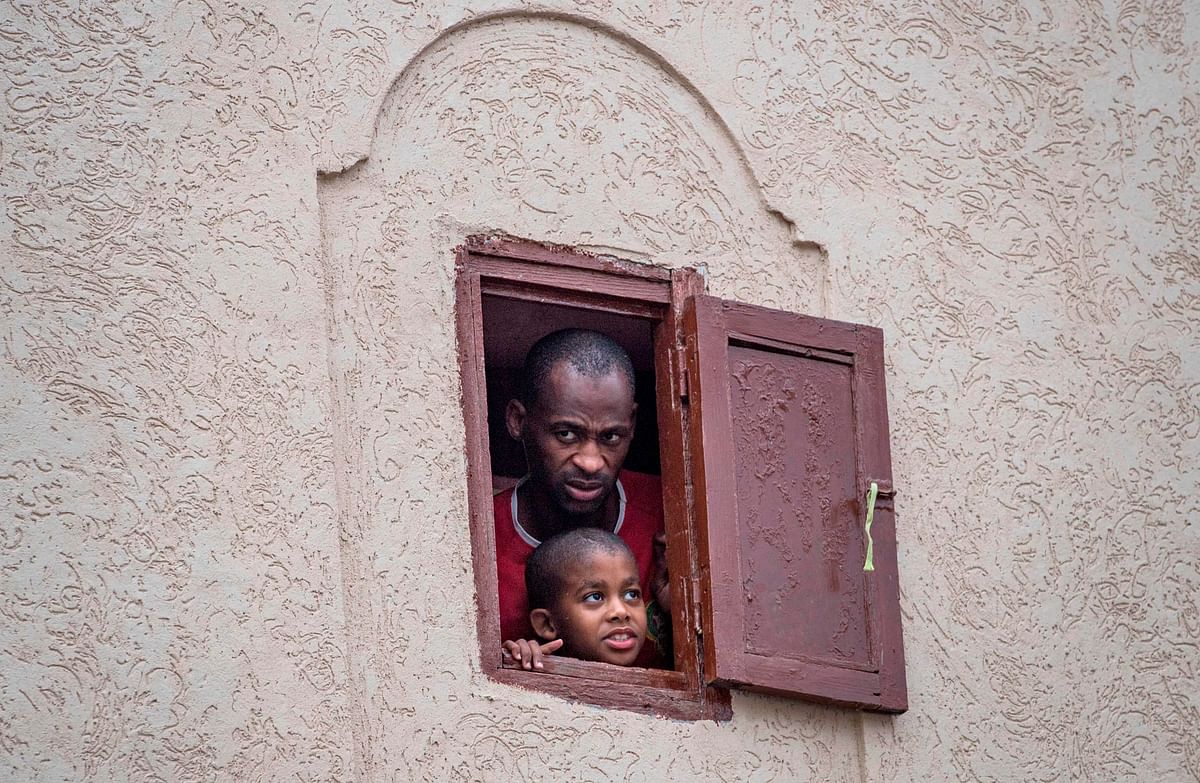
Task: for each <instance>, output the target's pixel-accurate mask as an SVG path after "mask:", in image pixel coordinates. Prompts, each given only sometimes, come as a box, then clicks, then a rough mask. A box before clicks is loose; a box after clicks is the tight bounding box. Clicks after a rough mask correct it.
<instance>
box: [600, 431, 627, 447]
mask: <svg viewBox="0 0 1200 783" xmlns="http://www.w3.org/2000/svg"><path fill="white" fill-rule="evenodd" d="M623 437H624V436H623V435H622V434H621V433H619V432H606V433H604V434H603V435H601V436H600V442H601V443H603V444H604V445H606V446H615V445H617V444H618V443H620V442H621V439H622V438H623Z"/></svg>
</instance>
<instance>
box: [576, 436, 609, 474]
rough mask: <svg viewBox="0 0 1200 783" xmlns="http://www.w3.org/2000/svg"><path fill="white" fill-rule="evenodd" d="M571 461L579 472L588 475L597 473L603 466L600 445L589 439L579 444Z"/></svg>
mask: <svg viewBox="0 0 1200 783" xmlns="http://www.w3.org/2000/svg"><path fill="white" fill-rule="evenodd" d="M572 461H573V462H574V463H575V467H577V468H579V470H580V471H581V472H583V473H587V474H589V475H590V474H593V473H599V472H600V471H601V470H602V469H603V468H604V455H603V454H601V453H600V447H599V446H597V445H596V442H595V441H594V440H591V439H588V440H585V441H583V442H582V443H580V444H579V448H578V449H577V450H576V451H575V455H574V459H573V460H572Z"/></svg>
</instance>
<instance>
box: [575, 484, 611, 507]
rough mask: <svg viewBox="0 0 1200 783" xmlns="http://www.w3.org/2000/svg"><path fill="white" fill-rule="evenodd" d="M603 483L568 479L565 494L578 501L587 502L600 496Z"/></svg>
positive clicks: (602, 490)
mask: <svg viewBox="0 0 1200 783" xmlns="http://www.w3.org/2000/svg"><path fill="white" fill-rule="evenodd" d="M603 492H604V484H602V483H601V482H599V481H568V482H567V494H568V495H570V496H571V499H572V500H574V501H576V502H579V503H588V502H591V501H593V500H595V499H596V498H598V497H600V495H601V494H603Z"/></svg>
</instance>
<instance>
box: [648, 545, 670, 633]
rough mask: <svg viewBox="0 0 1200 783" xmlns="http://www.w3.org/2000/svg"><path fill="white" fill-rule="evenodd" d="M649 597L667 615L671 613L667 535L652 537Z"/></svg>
mask: <svg viewBox="0 0 1200 783" xmlns="http://www.w3.org/2000/svg"><path fill="white" fill-rule="evenodd" d="M652 581H653V584H651V585H650V595H651V597H653V598H654V600H655V601H658V605H659V606H661V607H662V608H663V611H665V612H666V613H667V614H670V613H671V581H670V579H669V578H668V576H667V534H666V533H665V532H663V533H659V534H658V535H656V536H655V537H654V579H653V580H652Z"/></svg>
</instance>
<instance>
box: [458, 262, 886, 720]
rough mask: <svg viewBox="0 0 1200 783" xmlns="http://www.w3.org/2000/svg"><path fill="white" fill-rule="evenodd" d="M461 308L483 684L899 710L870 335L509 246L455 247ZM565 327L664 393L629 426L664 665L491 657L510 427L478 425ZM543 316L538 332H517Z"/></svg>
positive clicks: (700, 712) (584, 694)
mask: <svg viewBox="0 0 1200 783" xmlns="http://www.w3.org/2000/svg"><path fill="white" fill-rule="evenodd" d="M505 314H513V315H516V316H521V315H523V316H524V317H505ZM457 319H458V333H459V351H460V363H461V367H462V376H463V377H462V382H463V408H464V415H465V420H466V434H467V459H468V470H469V481H468V483H469V487H468V490H469V504H470V524H471V543H472V551H473V554H474V566H475V580H476V591H477V595H478V601H479V629H478V630H479V638H480V645H481V655H482V662H483V669H484V671H485V672H486V673H487V674H488V675H489V676H490V677H492V678H494V679H497V680H500V681H502V682H506V683H510V684H515V685H519V686H522V687H526V688H533V689H538V690H542V691H547V692H550V693H554V694H557V695H561V696H563V697H565V698H570V699H576V700H580V701H585V702H590V703H593V704H599V705H603V706H611V707H620V708H627V709H633V710H638V711H643V712H651V713H657V714H664V715H668V716H671V717H676V718H683V719H697V718H714V719H722V718H728V717H729V716H730V707H729V695H728V690H727V689H728V688H734V687H736V688H747V689H753V690H761V691H766V692H770V693H776V694H782V695H787V696H794V697H798V698H805V699H811V700H818V701H824V702H830V703H835V704H843V705H848V706H853V707H860V708H865V709H873V710H882V711H887V712H900V711H903V710H904V709H906V706H907V705H906V698H907V696H906V690H905V679H904V659H903V649H902V644H901V632H900V616H899V593H898V581H897V572H896V557H895V532H894V513H893V503H892V498H893V489H892V480H891V466H890V454H889V447H888V432H887V413H886V394H885V389H884V381H883V350H882V334H881V332H879V330H877V329H874V328H871V327H865V326H859V325H855V324H847V323H841V322H835V321H829V320H823V319H818V318H812V317H807V316H801V315H795V314H790V313H782V312H779V311H773V310H768V309H765V308H761V307H752V306H749V305H742V304H736V303H732V302H726V301H723V300H720V299H716V298H713V297H709V296H706V295H704V293H703V282H702V280H701V278H700V277H699V275H698V274H696V273H695V272H694V271H693V270H687V269H684V270H665V269H659V268H655V267H649V266H645V265H637V264H631V263H624V262H620V261H616V260H613V259H607V258H597V257H594V256H590V255H588V254H584V253H580V252H576V251H572V250H569V249H565V248H556V247H550V246H545V245H540V244H537V243H533V242H527V241H523V240H514V239H507V238H502V239H498V238H472V239H470V240H468V242H467V243H465V244H464V245H463V246H462V247H461V248H460V249H459V254H458V277H457ZM513 324H527V325H528V324H536V327H530V326H524V327H519V326H518V327H515V328H514V327H513ZM564 325H573V326H584V327H589V328H598V329H600V330H601V331H607V332H608V333H610V334H613V333H614V332H617V333H620V334H623V335H624V337H623V338H622V340H623V341H624V342H626V343H627V344H629V343H640V345H641V348H640V349H637V350H640V353H639V354H635V355H634V359H635V369H636V370H637V372H638V376H639V377H638V381H639V385H640V386H642V387H644V388H645V389H646V390H647V393H648V391H649V390H650V389H651V388H652V389H653V396H654V399H653V402H652V403H651V402H650V400H649V399H648V398H646V399H642V400H639V411H640V413H639V430H641V428H642V427H641V424H642V421H643V419H649V418H650V417H646V415H645V414H646V413H647V412H648V411H649V410H653V411H654V412H655V414H656V416H655V417H654V418H656V419H657V421H656V423H655V422H654V421H651V422H650V425H649V426H648V429H647V430H646V432H639V436H638V438H639V440H638V442H639V443H640V444H641V445H640V446H639V448H640V449H642V450H643V451H648V452H651V454H650V456H649V457H648V458H644V459H648V461H647V462H645V463H644V464H643V465H641V466H639V469H641V470H647V469H648V468H649V469H658V470H660V471H661V476H662V486H663V511H664V517H665V525H666V530H667V556H668V565H669V571H670V579H671V591H672V596H673V604H674V606H673V610H674V611H673V617H672V628H673V636H674V644H675V668H674V670H673V671H671V670H657V669H638V668H628V669H623V668H619V667H614V666H609V665H607V664H602V663H592V662H587V661H577V660H573V659H570V658H565V657H554V656H551V660H550V662H549V663H548V664H547V668H546V671H544V672H526V671H524V670H521V669H517V668H510V667H506V666H505V664H504V662H503V661H502V658H501V654H500V634H499V609H498V604H497V594H496V590H497V588H496V580H497V578H496V563H495V530H494V526H493V519H492V492H493V488H494V487H498V486H504V485H505V482H511V481H512V479H513V478H515V477H513V476H511V475H505V474H511V473H513V472H516V471H514V470H513V465H514V464H516V463H515V461H514V459H513V458H512V457H511V456H506V455H505V453H504V449H505V448H507V446H505V445H503V444H502V443H496V444H493V443H492V442H490V440H489V439H490V437H495V432H494V431H495V430H496V429H497V427H498V426H499V422H496V421H493V422H491V423H490V425H489V420H488V411H489V405H488V394H489V391H488V390H489V374H490V382H491V393H492V396H493V397H497V396H504V393H505V392H503V391H499V392H498V391H497V390H498V389H501V390H502V388H503V387H504V386H505V384H511V382H512V379H511V378H508V379H505V378H504V377H503V376H504V375H505V374H506V373H508V372H511V365H512V358H513V357H512V355H515V354H516V353H520V354H521V355H522V356H523V348H521V347H520V346H526V347H527V345H528V343H530V342H532V340H533V339H536V337H539V336H541V334H544V333H547V332H549V331H552V330H553V329H556V328H559V327H560V326H564ZM531 328H532V329H534V330H535V331H536V330H538V329H540V330H541V331H540V333H539V334H536V335H535V334H524V335H522V334H520V333H519V332H520V330H521V329H525V330H526V331H528V330H529V329H531ZM613 336H616V335H615V334H614V335H613ZM619 341H621V340H619ZM646 341H648V344H647V342H646ZM506 351H507V352H508V353H509V354H512V355H509V356H508V357H507V360H505V359H504V358H501V357H503V356H504V354H505V352H506ZM489 362H490V364H489ZM506 365H507V367H506ZM651 378H652V379H653V384H652V385H651V384H650V383H649V380H650V379H651ZM496 407H497V405H496V400H495V399H493V405H492V406H491V408H492V410H495V409H496ZM655 424H656V426H655ZM501 437H503V435H502V434H501ZM655 441H656V442H657V444H658V448H657V457H658V459H657V463H658V464H657V465H654V464H653V462H654V460H653V453H652V452H653V451H654V449H653V446H652V445H651V444H653V442H655ZM628 464H629V463H628V462H627V465H628ZM872 484H874V485H875V487H876V489H877V491H876V492H875V493H872V494H873V495H874V499H873V502H872V504H871V505H872V509H873V514H872V516H873V520H872V525H871V527H870V539H871V540H873V547H872V548H873V558H872V559H873V565H874V570H873V571H865V570H864V560H865V558H866V554H867V544H868V535H867V532H866V530H865V527H864V519H865V518H866V516H867V505H868V495H869V491H870V487H871V485H872Z"/></svg>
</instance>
